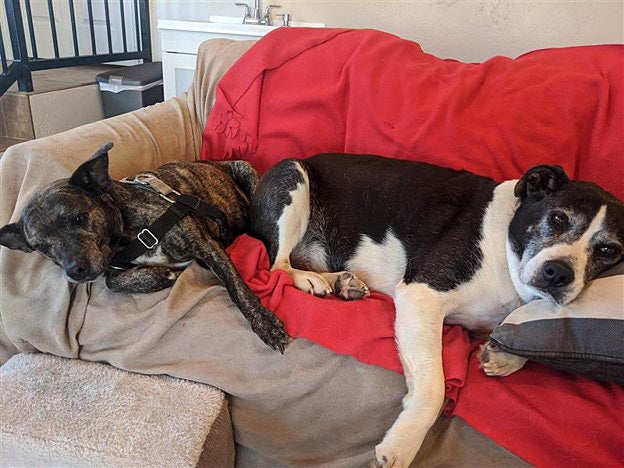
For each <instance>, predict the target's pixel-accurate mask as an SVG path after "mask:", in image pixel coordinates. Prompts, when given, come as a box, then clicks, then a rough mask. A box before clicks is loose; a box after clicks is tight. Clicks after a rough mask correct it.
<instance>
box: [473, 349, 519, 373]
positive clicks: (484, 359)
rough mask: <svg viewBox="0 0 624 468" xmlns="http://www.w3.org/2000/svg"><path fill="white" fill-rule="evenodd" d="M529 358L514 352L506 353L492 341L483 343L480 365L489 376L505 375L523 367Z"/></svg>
mask: <svg viewBox="0 0 624 468" xmlns="http://www.w3.org/2000/svg"><path fill="white" fill-rule="evenodd" d="M526 362H527V359H526V358H524V357H521V356H516V355H514V354H509V353H505V352H503V351H501V350H500V348H499V347H498V346H496V345H495V344H493V343H492V342H489V341H488V342H487V343H486V344H483V345H481V353H480V354H479V367H480V368H481V369H483V372H485V374H486V375H488V376H489V377H505V376H507V375H509V374H513V373H514V372H516V371H517V370H520V369H522V367H523V366H524V365H525V364H526Z"/></svg>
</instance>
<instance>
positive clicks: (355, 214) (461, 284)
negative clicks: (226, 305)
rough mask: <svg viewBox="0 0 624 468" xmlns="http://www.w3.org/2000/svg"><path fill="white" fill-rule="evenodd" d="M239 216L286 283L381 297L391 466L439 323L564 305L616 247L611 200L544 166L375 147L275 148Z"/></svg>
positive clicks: (415, 415) (436, 386)
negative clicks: (497, 177)
mask: <svg viewBox="0 0 624 468" xmlns="http://www.w3.org/2000/svg"><path fill="white" fill-rule="evenodd" d="M251 226H252V230H253V232H254V234H255V235H256V236H258V237H259V238H260V239H262V240H263V241H264V242H265V244H266V246H267V248H268V251H269V255H270V260H271V265H272V268H273V269H281V270H284V271H286V272H288V273H289V274H290V275H291V276H292V278H293V279H294V282H295V285H296V286H297V287H298V288H299V289H302V290H304V291H307V292H309V293H311V294H314V295H317V296H325V295H327V294H330V293H334V294H337V295H339V296H341V297H343V298H345V299H356V298H359V297H362V296H365V295H367V294H368V288H369V287H370V288H371V289H373V290H376V291H380V292H382V293H386V294H389V295H390V296H392V297H393V298H394V302H395V306H396V324H395V334H396V340H397V343H398V348H399V354H400V357H401V361H402V363H403V368H404V371H405V378H406V381H407V390H408V391H407V394H406V396H405V398H404V400H403V411H402V413H401V414H400V415H399V417H398V419H397V421H396V422H395V423H394V425H393V426H392V427H391V428H390V430H389V431H388V433H387V434H386V436H385V438H384V439H383V441H382V442H381V443H380V444H379V445H378V446H377V447H376V450H375V458H376V462H377V464H379V465H382V466H394V467H405V466H408V465H409V464H410V463H411V461H412V460H413V458H414V456H415V455H416V453H417V452H418V450H419V448H420V445H421V443H422V441H423V438H424V437H425V434H426V433H427V431H428V430H429V428H430V427H431V425H432V424H433V422H434V421H435V419H436V417H437V415H438V413H439V411H440V408H441V406H442V404H443V399H444V376H443V372H442V360H441V334H442V324H443V323H449V324H460V325H462V326H464V327H466V328H468V329H472V330H491V329H492V328H493V327H494V326H496V325H497V324H499V323H500V322H501V321H502V320H503V319H504V318H505V316H506V315H507V314H509V313H510V312H511V311H512V310H513V309H514V308H516V307H518V306H519V305H520V304H522V303H523V302H526V301H530V300H532V299H534V298H540V297H541V298H550V299H552V300H553V301H556V302H557V303H559V304H565V303H568V302H570V301H571V300H573V299H574V298H575V297H576V296H577V295H578V294H579V292H580V291H581V290H582V289H583V287H584V286H585V285H586V284H587V282H588V281H591V280H592V279H593V278H595V277H596V276H597V275H598V274H600V273H601V272H603V271H604V270H606V269H607V268H609V267H611V266H613V265H614V264H616V263H618V262H619V261H621V260H622V258H623V256H624V248H623V246H624V204H622V202H621V201H619V200H618V199H617V198H615V197H614V196H612V195H610V194H609V193H607V192H605V191H604V190H602V189H601V188H599V187H598V186H596V185H595V184H592V183H588V182H577V181H571V180H569V179H568V177H567V176H566V174H565V173H564V171H563V170H562V169H561V168H559V167H556V166H537V167H534V168H533V169H531V170H529V171H528V172H526V173H525V174H524V175H523V177H522V178H521V179H520V180H510V181H506V182H503V183H501V184H498V185H497V184H496V183H495V182H494V181H492V180H491V179H488V178H485V177H480V176H477V175H474V174H471V173H468V172H459V171H454V170H450V169H444V168H440V167H436V166H431V165H428V164H422V163H414V162H408V161H401V160H395V159H387V158H382V157H379V156H368V155H338V154H325V155H319V156H314V157H312V158H309V159H306V160H285V161H283V162H281V163H279V164H278V165H276V166H275V167H274V168H272V169H271V170H270V171H268V172H267V173H266V174H265V175H264V177H263V178H262V179H261V181H260V184H259V186H258V189H257V190H256V192H255V194H254V196H253V198H252V206H251ZM354 274H355V275H357V277H356V276H354ZM492 373H495V372H492Z"/></svg>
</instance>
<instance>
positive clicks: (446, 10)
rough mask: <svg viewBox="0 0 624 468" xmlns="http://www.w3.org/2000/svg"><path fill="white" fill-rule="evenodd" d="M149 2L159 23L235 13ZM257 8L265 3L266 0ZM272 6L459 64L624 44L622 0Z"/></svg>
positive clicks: (337, 1)
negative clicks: (389, 38) (414, 45)
mask: <svg viewBox="0 0 624 468" xmlns="http://www.w3.org/2000/svg"><path fill="white" fill-rule="evenodd" d="M248 1H249V2H251V3H253V0H248ZM152 3H153V5H152V9H153V11H154V13H153V14H154V16H157V17H159V18H162V19H186V20H201V19H207V18H208V16H209V15H226V16H238V15H240V14H241V9H240V8H238V7H235V6H234V2H233V1H231V2H230V1H227V2H225V1H192V0H157V1H153V2H152ZM262 3H263V5H265V4H268V3H269V0H262ZM271 3H279V4H281V5H282V7H283V8H282V11H287V12H289V13H290V14H291V17H292V19H293V20H294V21H308V22H324V23H326V24H327V26H328V27H350V28H376V29H381V30H383V31H387V32H390V33H394V34H397V35H399V36H401V37H405V38H408V39H412V40H414V41H417V42H419V43H420V44H421V45H422V47H423V49H424V50H425V51H427V52H430V53H432V54H435V55H438V56H440V57H450V58H456V59H459V60H463V61H482V60H485V59H487V58H489V57H491V56H493V55H507V56H511V57H515V56H517V55H519V54H522V53H524V52H527V51H529V50H533V49H541V48H546V47H560V46H569V45H581V44H604V43H624V1H622V0H598V1H553V0H542V1H511V0H505V1H504V0H492V1H471V0H438V1H420V0H413V1H394V0H388V1H385V2H380V1H351V0H334V1H323V0H311V1H299V0H272V1H271ZM154 29H155V28H154ZM156 34H157V30H156ZM157 40H158V39H157V38H155V41H157ZM155 45H157V44H155Z"/></svg>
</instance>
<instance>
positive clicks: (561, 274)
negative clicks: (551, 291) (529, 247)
mask: <svg viewBox="0 0 624 468" xmlns="http://www.w3.org/2000/svg"><path fill="white" fill-rule="evenodd" d="M572 281H574V270H572V268H570V266H569V265H568V264H567V263H565V262H562V261H560V260H549V261H547V262H545V263H544V265H543V266H542V270H541V271H540V273H539V275H538V278H537V281H536V283H537V284H536V285H537V286H538V287H540V288H544V289H548V288H560V287H562V286H567V285H568V284H570V283H571V282H572Z"/></svg>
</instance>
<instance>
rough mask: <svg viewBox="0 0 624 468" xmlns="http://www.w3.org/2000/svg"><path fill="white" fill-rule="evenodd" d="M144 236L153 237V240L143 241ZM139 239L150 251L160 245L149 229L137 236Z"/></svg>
mask: <svg viewBox="0 0 624 468" xmlns="http://www.w3.org/2000/svg"><path fill="white" fill-rule="evenodd" d="M142 235H147V236H151V239H146V240H143V239H141V236H142ZM137 239H139V241H140V242H141V244H143V245H144V246H145V247H146V248H148V249H150V250H151V249H153V248H154V247H156V246H157V245H158V238H157V237H156V236H155V235H154V234H152V231H150V230H149V229H147V228H145V229H143V230H142V231H141V232H139V233H138V234H137ZM149 242H151V243H152V244H151V245H150V244H149Z"/></svg>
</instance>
